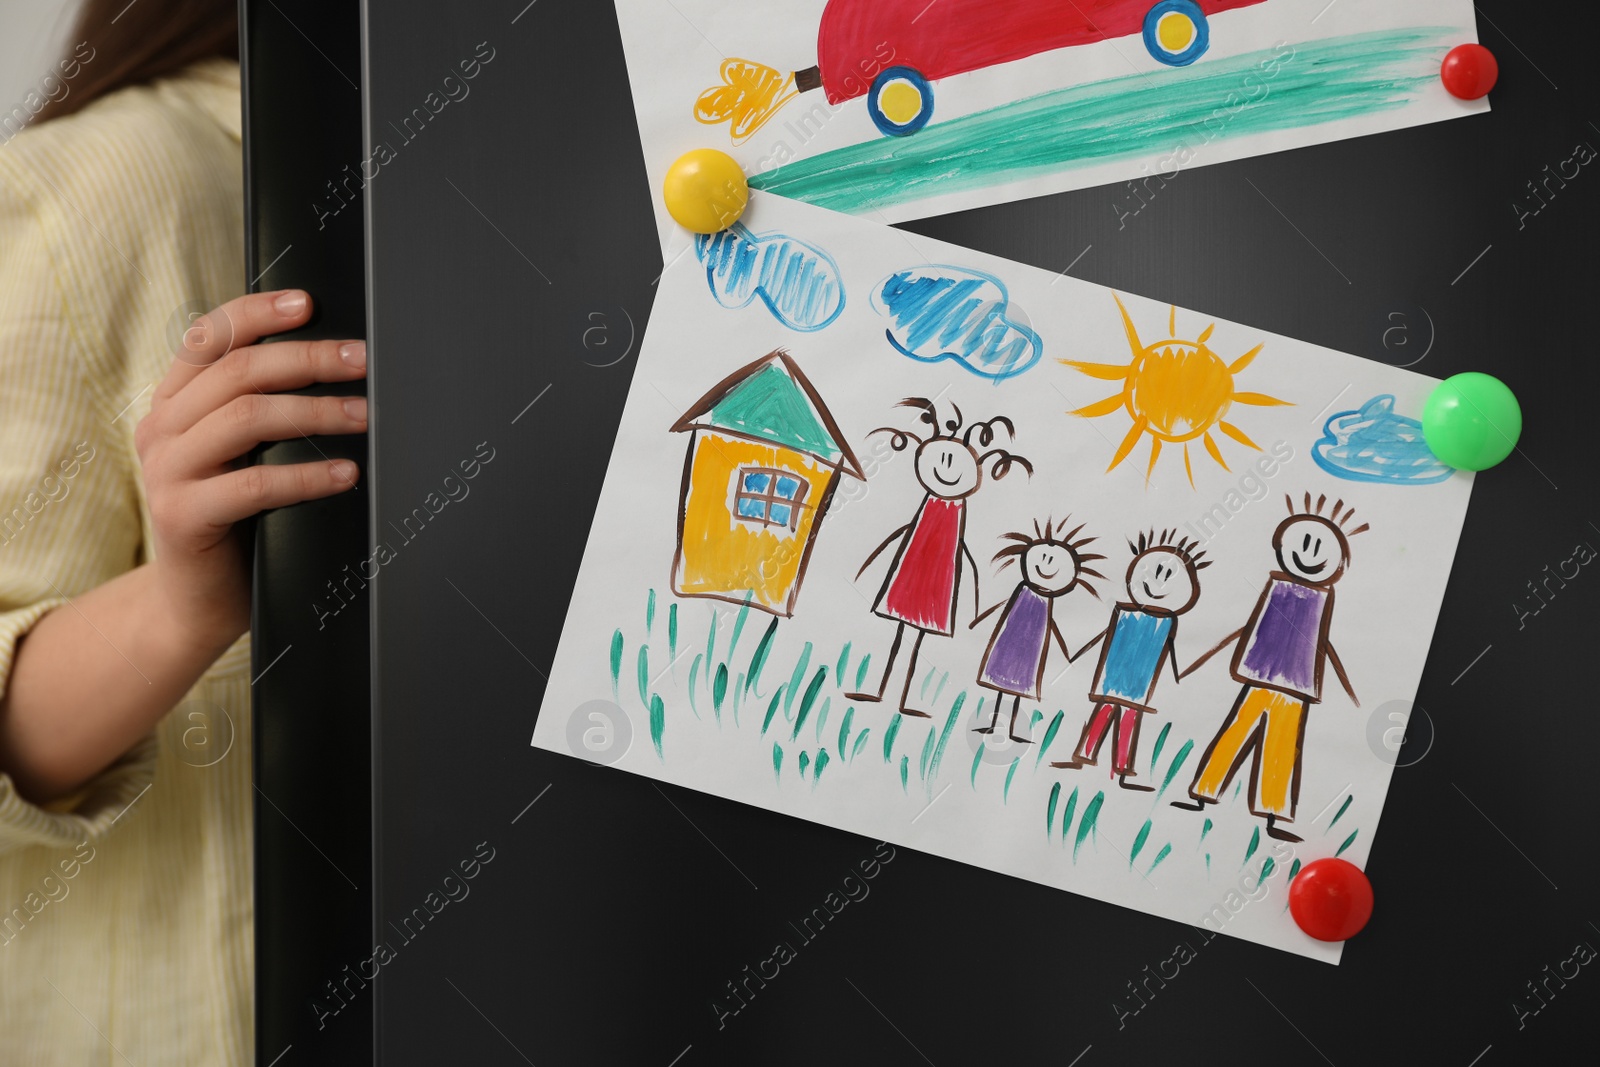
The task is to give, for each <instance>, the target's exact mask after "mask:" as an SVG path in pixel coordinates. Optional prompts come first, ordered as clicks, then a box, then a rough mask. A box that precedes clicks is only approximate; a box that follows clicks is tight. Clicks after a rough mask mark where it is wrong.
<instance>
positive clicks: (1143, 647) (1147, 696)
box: [1051, 530, 1211, 792]
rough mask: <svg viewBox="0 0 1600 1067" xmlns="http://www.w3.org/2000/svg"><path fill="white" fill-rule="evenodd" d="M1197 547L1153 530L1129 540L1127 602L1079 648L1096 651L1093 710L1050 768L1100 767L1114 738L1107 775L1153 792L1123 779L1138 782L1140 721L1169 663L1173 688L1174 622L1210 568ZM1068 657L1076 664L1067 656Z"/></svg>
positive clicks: (1175, 661)
mask: <svg viewBox="0 0 1600 1067" xmlns="http://www.w3.org/2000/svg"><path fill="white" fill-rule="evenodd" d="M1199 547H1200V546H1199V543H1198V542H1195V541H1191V540H1189V539H1188V538H1180V537H1179V536H1178V532H1177V531H1176V530H1163V531H1162V532H1161V534H1160V535H1159V536H1158V535H1157V534H1156V532H1155V531H1154V530H1152V531H1150V532H1149V533H1142V534H1140V535H1139V540H1138V543H1137V544H1135V543H1134V542H1132V541H1130V542H1128V548H1129V549H1130V550H1131V551H1132V552H1133V562H1132V563H1130V564H1128V575H1127V589H1128V600H1127V602H1126V603H1121V604H1118V605H1117V606H1116V608H1115V609H1114V610H1113V611H1112V613H1111V622H1110V623H1109V624H1108V625H1107V626H1106V628H1105V629H1104V630H1101V631H1100V632H1099V633H1097V634H1095V635H1094V637H1093V638H1091V639H1090V641H1089V643H1088V644H1086V645H1084V646H1083V647H1082V648H1080V649H1079V650H1078V652H1077V655H1078V656H1081V655H1083V654H1084V653H1085V652H1087V651H1089V649H1091V648H1093V647H1094V646H1095V645H1096V644H1099V645H1100V662H1099V663H1098V664H1096V665H1095V669H1094V681H1093V682H1091V683H1090V685H1089V704H1090V706H1091V707H1092V708H1093V709H1094V710H1093V712H1092V713H1091V714H1090V716H1089V721H1088V722H1087V723H1085V724H1084V727H1083V735H1082V736H1081V737H1080V738H1079V739H1078V747H1077V748H1076V749H1075V750H1074V751H1073V754H1072V758H1071V759H1069V760H1062V761H1060V762H1056V763H1052V764H1051V766H1052V767H1072V768H1077V767H1092V766H1095V765H1096V764H1097V763H1098V762H1099V754H1100V748H1101V745H1102V744H1104V742H1105V740H1106V738H1107V737H1113V738H1114V741H1113V743H1112V762H1111V766H1112V769H1113V770H1114V771H1115V772H1116V775H1117V783H1118V784H1119V785H1121V786H1122V787H1123V788H1124V789H1136V790H1141V791H1146V792H1148V791H1150V790H1152V789H1154V788H1155V787H1154V786H1148V785H1143V784H1140V783H1136V782H1131V781H1129V779H1130V778H1136V777H1138V775H1137V773H1136V772H1135V771H1134V763H1135V760H1136V758H1137V755H1138V747H1139V723H1140V721H1141V718H1142V716H1143V715H1144V714H1145V713H1153V712H1154V711H1155V710H1156V709H1155V705H1154V703H1153V700H1154V697H1155V689H1156V683H1157V682H1158V681H1160V679H1161V671H1162V669H1163V668H1165V667H1167V666H1168V665H1169V664H1170V665H1171V669H1172V681H1173V683H1174V684H1177V682H1178V680H1179V678H1180V677H1181V675H1180V672H1179V671H1178V651H1177V644H1176V642H1177V637H1178V616H1180V615H1182V614H1184V613H1185V612H1187V611H1188V610H1189V609H1190V608H1192V607H1194V606H1195V604H1196V602H1198V601H1199V599H1200V571H1201V569H1202V568H1205V567H1209V566H1211V561H1210V560H1207V559H1205V558H1204V557H1205V553H1204V552H1200V551H1198V549H1199ZM1073 658H1076V656H1075V657H1073Z"/></svg>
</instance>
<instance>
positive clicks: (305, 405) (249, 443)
mask: <svg viewBox="0 0 1600 1067" xmlns="http://www.w3.org/2000/svg"><path fill="white" fill-rule="evenodd" d="M366 428H367V401H366V398H365V397H359V396H290V395H286V394H281V393H280V394H277V395H272V394H267V393H247V394H245V395H244V396H239V397H235V398H234V399H232V400H230V401H228V402H227V403H226V404H224V405H222V407H220V408H218V409H216V410H215V411H213V412H211V414H209V415H207V416H205V417H204V418H203V419H201V420H200V421H199V422H198V423H196V424H195V425H194V427H193V428H192V429H190V430H189V431H188V432H187V433H185V434H183V435H182V436H181V437H179V438H178V440H179V441H181V442H183V447H182V449H181V452H180V455H181V458H179V457H178V456H174V457H173V459H174V461H175V463H176V467H175V469H174V471H173V473H175V474H177V475H178V476H179V477H185V476H187V477H204V476H206V475H208V474H210V473H211V472H212V471H214V470H215V469H216V468H217V467H220V466H224V465H226V464H227V463H229V462H231V461H233V460H235V459H238V458H239V457H240V456H242V455H244V454H245V453H246V452H248V451H250V450H251V449H252V448H254V447H256V446H257V445H259V444H261V443H262V442H263V441H288V440H292V439H293V438H296V437H312V436H315V435H317V434H343V433H362V432H364V431H365V430H366Z"/></svg>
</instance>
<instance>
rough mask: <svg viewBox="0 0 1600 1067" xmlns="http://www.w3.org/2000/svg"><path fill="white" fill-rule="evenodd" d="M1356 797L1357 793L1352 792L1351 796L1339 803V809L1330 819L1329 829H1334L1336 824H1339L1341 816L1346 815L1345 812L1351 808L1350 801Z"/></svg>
mask: <svg viewBox="0 0 1600 1067" xmlns="http://www.w3.org/2000/svg"><path fill="white" fill-rule="evenodd" d="M1355 798H1356V795H1355V794H1354V793H1351V794H1350V795H1349V796H1347V797H1345V798H1344V803H1343V804H1340V805H1339V810H1338V811H1336V812H1334V814H1333V818H1331V819H1329V820H1328V829H1329V830H1332V829H1333V828H1334V826H1335V825H1337V824H1338V822H1339V818H1340V816H1342V815H1344V813H1345V812H1346V811H1347V810H1349V808H1350V802H1351V801H1352V800H1354V799H1355Z"/></svg>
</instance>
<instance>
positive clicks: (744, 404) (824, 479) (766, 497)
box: [672, 349, 865, 616]
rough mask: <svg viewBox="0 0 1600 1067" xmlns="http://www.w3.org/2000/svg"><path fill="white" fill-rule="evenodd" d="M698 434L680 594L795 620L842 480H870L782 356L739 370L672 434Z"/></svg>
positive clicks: (692, 446) (684, 506)
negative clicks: (809, 566)
mask: <svg viewBox="0 0 1600 1067" xmlns="http://www.w3.org/2000/svg"><path fill="white" fill-rule="evenodd" d="M672 432H674V433H689V434H691V436H690V438H689V449H688V454H687V455H686V456H685V458H684V466H683V487H682V490H681V493H680V496H679V499H678V550H677V553H676V555H675V557H674V559H673V563H672V591H673V592H674V593H676V594H678V595H679V596H700V597H712V598H714V599H717V600H727V601H731V602H733V603H737V604H742V603H744V602H745V600H746V599H748V600H749V601H750V604H751V606H752V607H757V608H761V609H762V610H764V611H770V612H772V613H773V614H774V615H784V616H788V615H793V614H794V602H795V598H796V597H797V596H798V595H799V593H800V584H801V581H802V579H804V577H805V572H806V563H807V561H808V560H809V559H810V557H811V547H812V543H813V542H814V541H815V539H816V536H817V531H818V530H819V529H821V527H822V517H823V515H824V514H826V513H827V510H828V503H829V501H830V500H832V499H833V492H834V489H835V488H836V485H837V482H838V479H839V477H840V476H841V475H849V476H850V477H852V478H858V479H861V480H863V481H864V480H865V477H864V475H862V473H861V465H860V464H859V463H858V462H856V457H855V454H854V453H853V452H851V451H850V446H849V444H847V443H846V442H845V440H844V435H843V434H841V433H840V432H839V427H838V425H837V424H836V423H835V422H834V421H833V416H832V415H831V414H830V413H829V412H828V408H827V405H826V404H824V403H823V402H822V399H821V398H820V397H818V396H817V391H816V390H815V389H814V388H812V385H811V382H810V381H808V380H807V379H806V376H805V375H804V374H803V373H801V371H800V368H799V367H798V366H796V365H795V362H794V360H792V359H790V358H789V354H788V353H787V352H785V351H783V350H782V349H778V350H777V351H775V352H771V353H769V354H768V355H765V356H762V357H761V358H760V359H758V360H756V361H755V362H754V363H751V364H748V365H747V366H744V367H740V368H739V369H738V370H737V371H734V372H733V373H732V374H730V375H729V376H728V377H726V378H724V379H723V380H722V381H720V382H718V383H717V384H716V385H715V386H713V387H712V389H711V391H710V392H708V393H707V394H706V395H705V396H703V397H701V398H700V400H699V401H698V402H697V403H695V405H694V406H693V407H691V408H690V409H689V410H688V411H686V412H684V414H683V417H682V418H680V419H679V420H678V421H677V422H676V423H674V424H673V426H672Z"/></svg>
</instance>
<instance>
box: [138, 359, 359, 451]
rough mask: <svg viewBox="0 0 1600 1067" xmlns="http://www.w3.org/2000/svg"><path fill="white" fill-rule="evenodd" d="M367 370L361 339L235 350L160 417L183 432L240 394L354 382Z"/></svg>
mask: <svg viewBox="0 0 1600 1067" xmlns="http://www.w3.org/2000/svg"><path fill="white" fill-rule="evenodd" d="M366 372H367V346H366V343H365V342H362V341H280V342H277V343H273V344H264V345H252V346H250V347H248V348H236V349H234V350H233V351H232V352H229V353H228V354H227V355H225V356H223V357H222V358H220V359H218V360H217V361H216V362H215V363H213V364H212V365H211V366H210V367H209V368H207V369H206V371H205V372H204V373H203V374H201V375H199V376H198V377H197V378H195V379H194V380H193V381H192V382H190V383H189V385H187V386H185V387H184V389H183V391H182V392H180V393H178V394H177V395H176V396H174V397H172V398H171V399H169V400H167V401H166V402H165V403H164V404H163V405H162V407H161V409H160V413H159V415H158V416H157V417H158V418H159V419H160V421H161V425H162V427H163V429H164V430H165V431H166V432H168V433H183V432H184V431H185V430H188V429H189V428H190V427H192V426H194V425H195V424H196V423H198V422H199V421H200V420H201V419H203V418H205V417H206V416H207V415H209V414H211V413H212V412H213V411H216V410H218V409H219V408H221V407H222V406H223V405H224V404H227V403H228V402H229V401H231V400H234V399H236V398H238V397H241V396H249V395H250V394H252V393H282V392H286V391H288V390H291V389H304V388H305V387H306V386H308V385H316V384H318V383H319V382H348V381H354V380H356V379H359V378H361V377H363V376H364V375H365V374H366Z"/></svg>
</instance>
